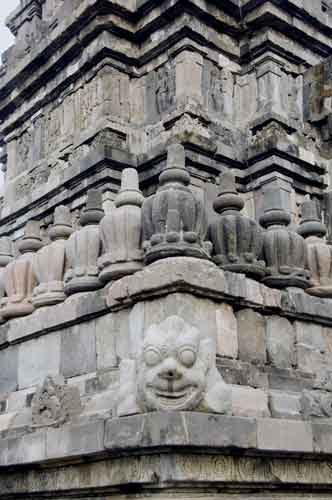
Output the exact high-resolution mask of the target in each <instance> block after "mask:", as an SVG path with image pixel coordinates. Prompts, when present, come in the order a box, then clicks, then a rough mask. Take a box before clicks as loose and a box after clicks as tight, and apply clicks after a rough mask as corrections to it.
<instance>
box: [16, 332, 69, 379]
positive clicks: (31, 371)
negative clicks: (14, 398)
mask: <svg viewBox="0 0 332 500" xmlns="http://www.w3.org/2000/svg"><path fill="white" fill-rule="evenodd" d="M60 343H61V339H60V335H59V334H58V333H53V334H52V335H46V336H44V337H39V338H38V339H34V340H29V341H27V342H25V343H23V344H20V345H19V347H18V385H19V388H20V389H24V388H26V387H30V386H32V385H38V384H42V383H43V381H44V379H45V377H47V376H48V375H59V373H60V356H61V352H60Z"/></svg>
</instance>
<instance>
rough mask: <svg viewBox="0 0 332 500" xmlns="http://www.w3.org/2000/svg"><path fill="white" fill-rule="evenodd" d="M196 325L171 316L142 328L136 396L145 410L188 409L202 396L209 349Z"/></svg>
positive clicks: (193, 406)
mask: <svg viewBox="0 0 332 500" xmlns="http://www.w3.org/2000/svg"><path fill="white" fill-rule="evenodd" d="M203 346H204V341H203V342H202V341H200V335H199V332H198V330H197V329H196V328H193V327H192V326H190V325H188V324H187V323H185V322H184V321H183V320H182V319H181V318H179V317H177V316H172V317H169V318H167V319H166V320H165V321H164V322H163V323H161V324H159V325H152V326H151V327H150V328H149V330H148V331H147V332H146V335H145V339H144V346H143V352H142V358H141V360H140V364H139V398H140V400H141V401H142V402H143V404H144V406H145V408H146V409H147V410H164V411H170V410H178V411H179V410H191V409H194V408H196V407H197V406H198V405H199V403H200V401H201V400H202V399H203V397H204V393H205V390H206V384H207V373H208V369H209V353H208V352H207V350H206V349H204V347H203Z"/></svg>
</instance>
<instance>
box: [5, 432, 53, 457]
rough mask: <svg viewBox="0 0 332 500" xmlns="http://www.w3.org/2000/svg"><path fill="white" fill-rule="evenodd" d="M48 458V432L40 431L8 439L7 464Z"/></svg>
mask: <svg viewBox="0 0 332 500" xmlns="http://www.w3.org/2000/svg"><path fill="white" fill-rule="evenodd" d="M45 459H46V432H45V431H38V432H33V433H31V434H26V435H24V436H23V437H18V438H14V439H9V440H8V456H7V463H6V465H14V464H15V465H19V464H29V463H37V462H42V461H44V460H45Z"/></svg>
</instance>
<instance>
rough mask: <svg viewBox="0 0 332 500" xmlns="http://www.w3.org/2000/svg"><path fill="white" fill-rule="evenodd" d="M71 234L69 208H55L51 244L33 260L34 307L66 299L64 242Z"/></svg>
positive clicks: (50, 232)
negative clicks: (35, 281)
mask: <svg viewBox="0 0 332 500" xmlns="http://www.w3.org/2000/svg"><path fill="white" fill-rule="evenodd" d="M72 232H73V229H72V226H71V213H70V210H69V208H68V207H65V206H59V207H57V208H56V209H55V212H54V224H53V226H52V227H51V229H50V231H49V236H50V239H51V240H52V242H51V243H50V244H49V245H46V246H44V247H43V248H41V249H40V250H39V251H38V252H37V253H36V257H35V259H34V270H35V273H36V276H37V279H38V283H39V284H38V286H37V287H36V288H35V289H34V292H33V298H32V302H33V305H34V306H35V307H42V306H50V305H54V304H57V303H59V302H62V301H63V300H65V298H66V296H65V293H64V283H63V279H64V273H65V265H66V262H65V261H66V259H65V241H66V239H67V238H68V237H69V236H70V235H71V233H72Z"/></svg>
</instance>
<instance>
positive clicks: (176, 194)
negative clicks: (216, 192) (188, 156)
mask: <svg viewBox="0 0 332 500" xmlns="http://www.w3.org/2000/svg"><path fill="white" fill-rule="evenodd" d="M189 183H190V175H189V172H188V171H187V170H186V167H185V150H184V148H183V146H181V145H180V144H174V145H172V146H170V147H169V148H168V151H167V165H166V168H165V169H164V170H163V172H162V173H161V174H160V177H159V187H158V190H157V193H156V194H155V195H152V196H150V197H149V198H147V199H146V200H145V201H144V203H143V207H142V214H143V241H144V242H143V246H144V250H145V261H146V262H147V263H150V262H153V261H155V260H158V259H161V258H164V257H172V256H180V255H181V256H182V255H183V256H190V257H198V258H208V257H209V252H208V244H207V243H206V242H204V238H205V235H206V232H207V227H206V216H205V211H204V208H203V206H202V204H201V203H200V202H199V201H198V200H197V199H196V198H195V196H194V194H193V193H192V191H191V189H190V187H189Z"/></svg>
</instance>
